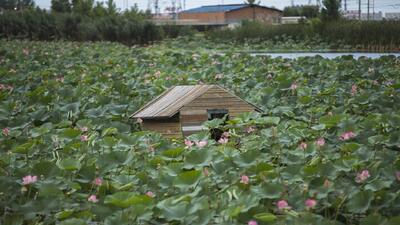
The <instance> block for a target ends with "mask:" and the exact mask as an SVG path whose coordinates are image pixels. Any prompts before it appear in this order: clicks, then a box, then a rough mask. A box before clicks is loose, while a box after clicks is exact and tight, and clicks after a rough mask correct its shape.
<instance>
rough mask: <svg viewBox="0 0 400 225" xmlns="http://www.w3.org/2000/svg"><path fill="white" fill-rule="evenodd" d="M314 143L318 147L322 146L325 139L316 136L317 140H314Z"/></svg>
mask: <svg viewBox="0 0 400 225" xmlns="http://www.w3.org/2000/svg"><path fill="white" fill-rule="evenodd" d="M315 144H316V145H317V146H319V147H322V146H324V145H325V139H324V138H318V140H317V141H316V142H315Z"/></svg>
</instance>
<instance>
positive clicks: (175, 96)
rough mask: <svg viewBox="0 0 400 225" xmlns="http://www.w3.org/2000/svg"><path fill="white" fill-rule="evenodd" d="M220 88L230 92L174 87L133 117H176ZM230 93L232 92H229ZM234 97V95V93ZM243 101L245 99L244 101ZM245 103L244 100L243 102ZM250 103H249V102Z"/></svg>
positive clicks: (188, 86)
mask: <svg viewBox="0 0 400 225" xmlns="http://www.w3.org/2000/svg"><path fill="white" fill-rule="evenodd" d="M215 86H217V87H219V88H221V89H223V90H225V91H226V92H229V91H228V90H226V89H224V88H222V87H220V86H218V85H179V86H173V87H171V88H169V89H167V90H166V91H164V92H163V93H162V94H160V95H159V96H157V97H156V98H155V99H153V100H151V101H150V102H148V103H147V104H146V105H144V106H143V107H142V108H140V109H139V110H138V111H136V112H135V113H134V114H133V115H132V116H131V117H133V118H143V119H154V118H168V117H172V116H174V115H175V114H176V113H178V112H179V110H180V109H181V108H182V107H183V106H185V105H187V104H189V103H190V102H192V101H193V100H195V99H196V98H198V97H200V96H201V95H202V94H204V93H206V92H207V91H208V90H209V89H210V88H213V87H215ZM229 93H230V92H229ZM232 95H234V94H233V93H232ZM242 100H243V99H242ZM243 101H244V100H243ZM248 103H249V102H248ZM249 104H250V105H252V106H254V105H253V104H251V103H249ZM254 108H255V109H256V110H257V111H260V112H261V111H262V110H260V109H259V108H257V107H256V106H254Z"/></svg>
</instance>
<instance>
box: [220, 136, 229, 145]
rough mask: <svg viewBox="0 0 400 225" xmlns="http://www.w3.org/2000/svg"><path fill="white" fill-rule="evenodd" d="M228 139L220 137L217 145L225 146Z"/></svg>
mask: <svg viewBox="0 0 400 225" xmlns="http://www.w3.org/2000/svg"><path fill="white" fill-rule="evenodd" d="M228 141H229V140H228V138H226V137H221V138H220V139H219V140H218V143H220V144H226V143H228Z"/></svg>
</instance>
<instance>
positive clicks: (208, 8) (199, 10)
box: [182, 4, 280, 13]
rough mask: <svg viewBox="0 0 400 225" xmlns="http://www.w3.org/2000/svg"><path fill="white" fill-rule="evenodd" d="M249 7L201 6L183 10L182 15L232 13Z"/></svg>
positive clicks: (237, 5)
mask: <svg viewBox="0 0 400 225" xmlns="http://www.w3.org/2000/svg"><path fill="white" fill-rule="evenodd" d="M251 6H252V5H250V4H230V5H205V6H201V7H197V8H193V9H188V10H184V11H182V12H183V13H213V12H228V11H233V10H237V9H242V8H246V7H251ZM253 6H257V7H262V8H267V9H272V10H277V11H280V10H278V9H275V8H268V7H265V6H261V5H253Z"/></svg>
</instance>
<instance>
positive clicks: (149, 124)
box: [143, 120, 182, 138]
mask: <svg viewBox="0 0 400 225" xmlns="http://www.w3.org/2000/svg"><path fill="white" fill-rule="evenodd" d="M143 129H144V130H150V131H154V132H158V133H161V134H162V135H164V136H165V137H168V138H181V137H182V132H181V124H180V123H179V121H178V122H176V121H168V120H154V121H153V120H145V121H143Z"/></svg>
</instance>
